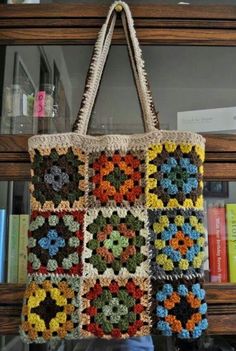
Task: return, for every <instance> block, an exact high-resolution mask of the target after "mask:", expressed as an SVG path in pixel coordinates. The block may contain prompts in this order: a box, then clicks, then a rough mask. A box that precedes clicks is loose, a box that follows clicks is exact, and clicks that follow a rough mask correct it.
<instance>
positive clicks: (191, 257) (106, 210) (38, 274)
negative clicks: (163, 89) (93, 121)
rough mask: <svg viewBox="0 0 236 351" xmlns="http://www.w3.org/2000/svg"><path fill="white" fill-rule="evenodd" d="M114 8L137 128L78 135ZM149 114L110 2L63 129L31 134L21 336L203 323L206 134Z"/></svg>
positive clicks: (186, 327)
mask: <svg viewBox="0 0 236 351" xmlns="http://www.w3.org/2000/svg"><path fill="white" fill-rule="evenodd" d="M118 5H119V6H118ZM121 6H122V11H121V18H122V23H123V27H124V31H125V35H126V40H127V43H128V51H129V56H130V61H131V66H132V68H133V74H134V78H135V82H136V87H137V91H138V94H139V100H140V105H141V107H142V112H143V119H144V124H145V128H146V132H145V133H143V134H135V135H103V136H90V135H86V131H87V126H88V122H89V118H90V115H91V111H92V108H93V105H94V101H95V98H96V95H97V91H98V88H99V84H100V79H101V76H102V73H103V68H104V65H105V62H106V59H107V55H108V51H109V48H110V44H111V39H112V34H113V30H114V26H115V22H116V17H117V11H115V9H119V8H120V7H121ZM157 116H158V115H157V113H156V112H155V109H154V105H153V102H152V97H151V93H150V90H149V85H148V81H147V75H146V73H145V70H144V62H143V59H142V52H141V49H140V47H139V43H138V39H137V37H136V33H135V30H134V25H133V19H132V16H131V13H130V9H129V7H128V5H127V4H126V3H125V2H122V1H119V2H115V3H114V4H113V5H112V6H111V7H110V9H109V12H108V15H107V19H106V21H105V23H104V25H103V26H102V29H101V31H100V33H99V35H98V39H97V42H96V45H95V49H94V53H93V56H92V61H91V65H90V69H89V72H88V78H87V83H86V88H85V92H84V95H83V100H82V104H81V108H80V111H79V114H78V117H77V119H76V121H75V123H74V127H73V132H69V133H60V134H51V135H35V136H33V137H31V138H30V139H29V153H30V157H31V165H32V168H31V175H32V181H31V184H30V193H31V221H30V229H29V241H28V281H27V287H26V291H25V294H24V301H23V309H22V317H21V318H22V323H21V326H20V333H21V337H22V339H23V340H24V341H25V342H27V343H30V342H36V343H43V342H46V341H49V340H54V339H79V338H89V337H99V338H106V339H109V338H128V337H133V336H143V335H149V334H155V333H160V334H162V335H167V336H171V335H173V336H176V337H177V338H180V339H191V340H192V339H197V338H198V337H199V336H200V335H201V334H202V332H203V331H204V330H205V329H206V328H207V319H206V310H207V306H206V303H205V292H204V290H203V288H202V278H203V273H202V270H201V265H202V261H203V257H204V252H203V246H204V237H205V230H204V226H203V197H202V190H203V161H204V145H205V140H204V138H203V137H202V136H201V135H198V134H195V133H192V132H179V131H165V130H159V129H158V125H159V123H158V117H157Z"/></svg>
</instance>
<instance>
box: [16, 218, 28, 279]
mask: <svg viewBox="0 0 236 351" xmlns="http://www.w3.org/2000/svg"><path fill="white" fill-rule="evenodd" d="M28 229H29V215H28V214H21V215H20V230H19V254H18V283H26V278H27V244H28Z"/></svg>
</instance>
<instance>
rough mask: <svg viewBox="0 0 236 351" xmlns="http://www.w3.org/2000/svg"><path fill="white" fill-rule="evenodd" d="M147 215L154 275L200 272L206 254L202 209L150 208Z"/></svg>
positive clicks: (159, 276) (157, 276)
mask: <svg viewBox="0 0 236 351" xmlns="http://www.w3.org/2000/svg"><path fill="white" fill-rule="evenodd" d="M148 216H149V231H150V252H151V270H152V276H153V277H154V278H161V277H162V276H163V275H165V274H169V275H171V274H181V273H182V274H193V273H196V272H197V273H200V267H201V266H202V263H203V260H204V255H205V254H204V244H205V228H204V225H203V212H202V211H198V210H193V209H186V210H183V209H178V208H177V209H172V210H148Z"/></svg>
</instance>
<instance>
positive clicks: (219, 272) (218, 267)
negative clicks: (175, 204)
mask: <svg viewBox="0 0 236 351" xmlns="http://www.w3.org/2000/svg"><path fill="white" fill-rule="evenodd" d="M207 213H208V242H209V263H210V281H211V282H213V283H225V282H227V281H228V259H227V243H226V210H225V206H224V205H223V206H222V204H211V205H210V206H209V207H208V210H207Z"/></svg>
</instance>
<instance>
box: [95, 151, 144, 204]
mask: <svg viewBox="0 0 236 351" xmlns="http://www.w3.org/2000/svg"><path fill="white" fill-rule="evenodd" d="M144 172H145V157H144V152H143V151H138V152H137V151H127V152H123V151H115V152H113V151H107V150H106V151H102V152H93V153H91V154H90V155H89V206H90V207H98V206H101V205H102V206H110V205H114V206H122V205H127V204H130V205H144V195H145V191H144V185H145V181H144Z"/></svg>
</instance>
